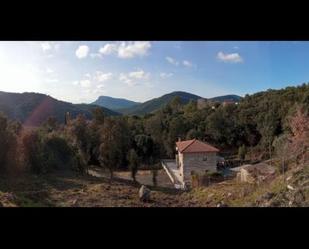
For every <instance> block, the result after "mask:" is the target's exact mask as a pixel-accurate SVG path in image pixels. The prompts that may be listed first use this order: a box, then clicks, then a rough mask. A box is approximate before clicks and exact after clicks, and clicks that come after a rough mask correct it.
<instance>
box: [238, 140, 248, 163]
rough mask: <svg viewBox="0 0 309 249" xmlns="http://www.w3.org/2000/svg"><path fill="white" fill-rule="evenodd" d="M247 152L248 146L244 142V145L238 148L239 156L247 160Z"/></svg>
mask: <svg viewBox="0 0 309 249" xmlns="http://www.w3.org/2000/svg"><path fill="white" fill-rule="evenodd" d="M246 154H247V148H246V146H245V145H244V144H243V145H242V146H240V147H239V148H238V158H239V159H240V160H245V157H246Z"/></svg>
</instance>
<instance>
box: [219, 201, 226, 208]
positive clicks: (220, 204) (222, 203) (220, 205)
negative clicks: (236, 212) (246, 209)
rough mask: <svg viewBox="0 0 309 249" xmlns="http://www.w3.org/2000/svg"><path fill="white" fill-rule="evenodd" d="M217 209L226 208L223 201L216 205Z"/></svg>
mask: <svg viewBox="0 0 309 249" xmlns="http://www.w3.org/2000/svg"><path fill="white" fill-rule="evenodd" d="M217 207H228V205H227V204H225V203H224V201H221V202H220V203H218V204H217Z"/></svg>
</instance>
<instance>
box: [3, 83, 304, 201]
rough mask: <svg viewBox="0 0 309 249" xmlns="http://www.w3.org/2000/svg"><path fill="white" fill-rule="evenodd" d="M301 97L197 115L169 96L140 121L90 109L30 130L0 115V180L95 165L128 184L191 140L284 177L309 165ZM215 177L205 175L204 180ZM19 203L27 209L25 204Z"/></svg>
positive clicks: (270, 97)
mask: <svg viewBox="0 0 309 249" xmlns="http://www.w3.org/2000/svg"><path fill="white" fill-rule="evenodd" d="M308 96H309V84H303V85H302V86H299V87H288V88H286V89H282V90H268V91H266V92H261V93H256V94H253V95H250V96H249V95H247V96H245V97H244V98H243V99H242V100H241V101H240V102H239V104H238V105H236V104H231V105H222V104H218V105H216V107H215V108H213V103H212V102H208V103H207V104H206V105H205V106H204V107H203V108H197V103H196V102H195V101H192V100H190V101H188V102H183V101H182V99H181V97H175V98H172V99H171V101H170V102H169V103H168V104H166V105H164V106H163V107H162V108H160V109H159V110H157V111H156V112H154V113H151V114H147V115H144V116H141V117H139V116H110V115H108V114H106V113H105V112H104V110H103V109H101V108H96V109H94V110H93V113H92V117H93V119H92V120H89V119H87V117H86V116H85V115H77V116H76V117H75V118H74V117H72V118H68V119H67V121H66V123H65V124H63V123H62V122H59V121H58V119H57V118H56V117H52V116H51V117H49V118H48V119H45V120H44V122H42V125H41V126H40V127H37V128H31V129H30V128H29V127H25V126H21V124H19V123H18V122H15V121H9V119H7V118H6V117H5V116H4V115H0V141H1V143H0V169H1V171H0V173H1V174H13V173H32V174H33V173H34V175H37V174H40V175H47V174H50V173H53V172H55V171H58V172H65V171H71V172H76V173H78V174H80V175H82V174H85V173H86V172H87V171H88V170H89V166H90V165H97V166H99V167H102V168H105V169H107V170H108V171H109V172H110V178H111V179H113V175H114V172H115V171H116V170H118V169H129V170H130V171H131V173H132V178H133V179H134V180H135V176H136V174H137V171H138V170H139V169H140V168H141V167H143V168H147V167H148V168H149V169H150V168H153V166H154V165H156V164H157V163H158V162H159V160H160V159H161V158H173V157H174V155H175V142H176V141H177V140H178V138H181V139H193V138H197V139H200V140H206V141H207V142H209V143H211V144H213V145H215V146H216V147H218V148H220V149H221V152H222V153H225V155H230V156H232V155H233V156H235V155H237V154H238V157H239V159H240V160H244V159H245V158H246V157H247V158H248V156H249V155H250V158H251V159H252V160H263V159H269V158H274V159H275V160H273V162H274V165H277V167H278V172H279V173H280V174H282V176H284V175H285V174H286V173H287V172H289V171H290V170H291V169H293V167H298V166H299V165H306V163H307V162H308V160H309V154H308V153H309V116H308V115H309V113H308V110H309V102H308ZM30 109H31V108H30ZM66 111H67V110H64V111H63V113H62V114H61V116H62V117H63V118H64V117H65V113H66ZM194 177H195V176H193V178H194ZM220 177H221V176H219V175H209V174H208V175H207V174H206V175H205V176H204V179H203V181H209V179H210V181H213V180H215V179H217V178H220ZM195 178H196V177H195ZM196 180H197V181H198V179H196ZM153 183H154V185H156V172H155V171H154V172H153ZM197 185H199V184H197ZM279 185H280V184H279V183H278V186H279ZM235 186H236V185H235ZM237 186H238V185H237ZM280 186H281V185H280ZM282 186H283V185H282ZM282 186H281V187H282ZM239 187H240V188H241V189H242V190H241V191H244V192H246V193H247V192H248V191H249V192H250V193H252V192H254V191H255V190H254V189H251V188H252V186H250V187H248V186H246V187H244V188H243V186H239ZM281 187H278V189H279V190H278V191H279V192H280V191H281V190H282V188H283V187H282V188H281ZM261 191H262V190H261ZM192 194H193V192H192ZM201 196H202V194H201ZM244 196H247V194H244V195H243V196H242V197H244ZM252 196H253V195H252ZM196 198H199V197H196ZM203 198H204V197H203ZM220 198H221V197H220ZM220 198H219V197H218V198H217V199H218V200H219V199H220ZM248 198H249V197H248ZM248 202H249V200H248ZM24 203H26V204H25V205H28V204H27V203H30V204H29V205H32V204H31V202H27V200H26V199H25V200H24ZM231 203H232V202H231ZM235 203H236V201H235Z"/></svg>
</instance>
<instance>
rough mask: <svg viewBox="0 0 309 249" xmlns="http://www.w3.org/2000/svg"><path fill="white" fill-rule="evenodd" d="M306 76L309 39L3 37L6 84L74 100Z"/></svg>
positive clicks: (222, 90) (208, 91)
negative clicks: (206, 39) (65, 39)
mask: <svg viewBox="0 0 309 249" xmlns="http://www.w3.org/2000/svg"><path fill="white" fill-rule="evenodd" d="M304 82H309V42H306V41H299V42H298V41H286V42H284V41H277V42H275V41H259V42H254V41H217V42H216V41H53V42H50V41H0V91H6V92H19V93H21V92H39V93H44V94H48V95H50V96H52V97H54V98H57V99H60V100H64V101H68V102H72V103H91V102H93V101H95V100H96V99H97V98H98V96H101V95H105V96H111V97H117V98H126V99H130V100H133V101H139V102H143V101H147V100H149V99H151V98H156V97H160V96H161V95H163V94H166V93H170V92H172V91H186V92H190V93H193V94H197V95H199V96H202V97H205V98H210V97H215V96H219V95H225V94H237V95H240V96H244V95H245V94H252V93H255V92H258V91H264V90H267V89H270V88H271V89H280V88H284V87H286V86H295V85H300V84H302V83H304Z"/></svg>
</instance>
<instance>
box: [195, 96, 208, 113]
mask: <svg viewBox="0 0 309 249" xmlns="http://www.w3.org/2000/svg"><path fill="white" fill-rule="evenodd" d="M207 104H208V102H207V99H203V98H201V99H198V100H197V109H199V110H201V109H204V108H205V107H206V106H207Z"/></svg>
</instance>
